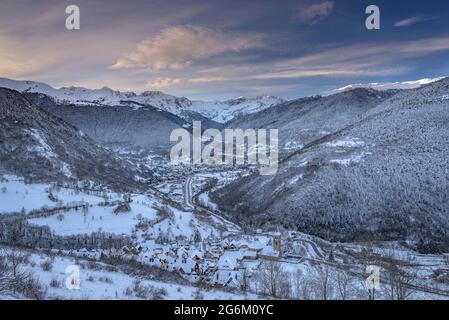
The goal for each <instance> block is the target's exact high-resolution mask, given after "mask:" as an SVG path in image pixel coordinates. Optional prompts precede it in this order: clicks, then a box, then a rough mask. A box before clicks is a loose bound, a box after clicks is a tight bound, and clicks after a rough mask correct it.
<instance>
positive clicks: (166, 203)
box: [0, 171, 449, 300]
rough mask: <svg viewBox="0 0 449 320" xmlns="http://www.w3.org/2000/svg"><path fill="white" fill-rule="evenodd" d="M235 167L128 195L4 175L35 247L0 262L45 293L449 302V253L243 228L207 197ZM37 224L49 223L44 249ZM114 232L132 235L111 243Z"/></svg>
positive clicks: (7, 295) (7, 202)
mask: <svg viewBox="0 0 449 320" xmlns="http://www.w3.org/2000/svg"><path fill="white" fill-rule="evenodd" d="M242 174H244V173H242V172H228V171H221V172H204V171H202V172H199V173H193V174H192V175H190V176H188V177H184V176H182V175H179V176H173V177H170V179H167V180H166V181H165V182H164V183H160V184H158V185H155V186H153V187H152V188H151V189H150V190H149V192H148V194H130V195H123V194H118V193H115V192H111V191H108V190H106V189H104V190H98V189H97V190H92V189H88V188H85V187H80V186H73V185H65V186H62V185H54V184H53V185H51V184H25V182H24V181H23V180H22V179H19V178H17V177H14V176H4V177H3V179H2V181H1V182H0V190H1V192H0V203H1V208H0V211H1V212H3V215H2V217H3V219H5V217H11V216H12V215H14V216H22V217H23V218H24V219H25V221H26V227H23V226H22V228H25V231H23V230H22V231H23V233H22V235H21V237H22V240H23V241H25V240H26V241H28V243H35V244H37V243H39V245H35V247H34V248H33V249H24V248H22V249H20V250H19V249H17V248H12V247H10V246H4V247H2V250H1V252H2V256H3V257H4V258H3V260H4V261H6V264H5V266H6V268H8V266H9V267H11V261H9V260H8V259H10V257H8V252H10V251H11V250H14V251H16V252H17V253H19V252H21V253H22V254H24V255H26V256H27V259H25V260H26V261H25V262H23V263H22V264H21V265H20V268H21V270H22V271H23V272H28V273H29V274H32V275H33V276H34V277H35V278H36V281H37V283H39V284H40V288H41V289H42V292H44V293H43V296H42V298H45V299H223V300H228V299H258V298H263V299H267V298H280V299H370V298H373V295H374V299H447V298H449V280H448V279H449V259H448V258H449V257H448V256H446V255H421V254H418V253H416V252H413V251H411V250H409V249H407V248H406V247H404V245H402V244H399V243H358V244H355V243H330V242H327V241H324V240H322V239H319V238H317V237H313V236H309V235H306V234H303V233H301V232H297V231H292V230H290V231H289V230H279V231H277V232H272V231H271V232H269V231H266V230H255V231H254V232H250V233H249V232H246V233H245V232H244V231H243V229H244V228H242V227H244V226H239V225H236V224H235V223H233V222H231V221H229V220H228V219H227V218H226V217H223V216H222V214H221V213H220V212H218V211H217V208H216V206H215V205H214V204H213V203H211V201H210V200H209V197H208V192H209V191H210V190H211V189H212V188H214V186H217V185H218V186H219V185H222V184H226V183H228V182H229V181H232V180H233V179H235V178H236V177H237V176H239V175H242ZM4 221H5V220H4ZM6 224H7V223H6V222H3V228H5V226H6ZM0 225H2V221H0ZM33 228H43V229H39V230H50V231H49V232H47V231H46V232H47V233H48V234H49V236H48V237H49V238H50V239H48V243H49V245H47V246H45V243H46V242H45V241H44V240H45V239H42V232H41V231H39V232H37V233H36V232H35V231H33V232H31V231H30V230H34V229H33ZM4 230H5V229H4ZM6 230H8V229H6ZM3 234H8V232H4V233H3ZM36 234H39V236H38V235H36ZM109 235H114V237H123V238H126V239H127V241H126V243H119V244H117V242H107V241H105V240H104V239H105V238H107V237H108V236H109ZM86 236H87V238H86ZM33 237H40V238H39V239H34V238H33ZM27 238H29V239H27ZM102 239H103V240H102ZM35 240H36V241H35ZM37 240H38V241H37ZM102 241H103V242H102ZM2 242H3V243H6V242H8V241H7V240H6V239H2ZM94 243H100V244H101V245H100V246H99V247H93V245H92V244H94ZM28 247H29V245H28ZM70 266H76V267H75V268H76V270H79V279H78V280H77V281H79V284H80V286H79V288H75V289H72V290H70V289H69V287H70V281H71V280H70V279H71V278H70V277H71V276H73V274H71V272H73V270H71V269H70V268H69V269H67V267H70ZM368 266H375V267H378V268H379V282H380V284H379V286H378V287H376V288H375V290H371V289H370V288H369V287H367V282H366V279H367V278H368V277H369V276H370V274H368V273H367V267H368ZM0 272H1V271H0ZM0 277H1V275H0ZM67 279H69V280H67ZM269 279H276V281H275V283H276V285H275V287H273V285H272V284H270V281H269ZM67 281H69V283H68V285H67ZM0 294H1V296H0V298H1V299H22V298H29V296H27V294H23V293H22V294H21V293H17V292H14V291H10V290H9V291H8V289H5V290H3V291H1V290H0Z"/></svg>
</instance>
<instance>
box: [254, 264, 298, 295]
mask: <svg viewBox="0 0 449 320" xmlns="http://www.w3.org/2000/svg"><path fill="white" fill-rule="evenodd" d="M286 275H287V273H286V272H285V271H284V269H283V267H282V264H280V263H279V262H277V261H272V260H266V261H264V262H262V264H261V265H260V269H259V272H258V273H256V281H257V282H258V287H259V288H260V289H261V290H262V293H263V294H267V295H270V296H272V297H275V298H279V297H282V296H285V295H286V292H285V291H286V290H287V289H288V286H289V285H290V283H289V281H288V277H287V276H286ZM286 282H288V285H287V284H286Z"/></svg>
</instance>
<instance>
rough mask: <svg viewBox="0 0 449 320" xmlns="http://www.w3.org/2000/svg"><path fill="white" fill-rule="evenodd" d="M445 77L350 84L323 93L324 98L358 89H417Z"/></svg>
mask: <svg viewBox="0 0 449 320" xmlns="http://www.w3.org/2000/svg"><path fill="white" fill-rule="evenodd" d="M444 78H445V77H439V78H424V79H420V80H415V81H405V82H385V83H377V82H374V83H357V84H350V85H347V86H345V87H342V88H338V89H334V90H330V91H327V92H323V93H322V94H321V95H322V96H329V95H332V94H336V93H340V92H344V91H350V90H353V89H357V88H365V89H375V90H379V91H383V90H404V89H415V88H419V87H422V86H425V85H427V84H430V83H433V82H436V81H440V80H442V79H444Z"/></svg>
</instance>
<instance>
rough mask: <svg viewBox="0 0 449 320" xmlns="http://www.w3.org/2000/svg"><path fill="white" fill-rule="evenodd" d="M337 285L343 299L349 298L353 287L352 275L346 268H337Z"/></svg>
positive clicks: (335, 276) (335, 277)
mask: <svg viewBox="0 0 449 320" xmlns="http://www.w3.org/2000/svg"><path fill="white" fill-rule="evenodd" d="M334 282H335V286H336V287H337V289H338V294H339V296H340V299H341V300H347V299H348V298H349V295H350V291H351V288H352V282H353V280H352V277H351V275H350V274H349V273H348V272H347V271H345V270H336V271H335V273H334Z"/></svg>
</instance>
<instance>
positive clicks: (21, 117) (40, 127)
mask: <svg viewBox="0 0 449 320" xmlns="http://www.w3.org/2000/svg"><path fill="white" fill-rule="evenodd" d="M0 142H1V144H0V173H2V174H12V175H15V176H19V177H25V178H29V179H33V180H36V181H69V180H70V181H82V180H86V181H87V180H90V181H94V182H100V183H102V184H104V185H108V186H110V187H113V188H117V189H126V188H128V187H130V188H136V187H138V183H137V182H136V181H135V174H136V172H135V169H134V168H132V167H131V166H129V164H127V163H125V162H124V161H122V160H121V159H119V158H118V157H116V156H115V154H113V153H112V152H110V151H109V150H106V149H104V148H102V147H100V146H98V145H97V144H95V143H94V141H92V139H91V138H90V137H88V136H86V135H85V134H84V133H83V132H81V131H79V130H78V129H77V128H75V127H73V126H71V125H69V124H67V123H66V122H64V121H63V120H62V119H60V118H57V117H55V116H53V115H51V114H49V113H47V112H45V111H43V110H42V109H40V108H37V107H35V106H34V105H32V104H31V103H30V102H29V101H28V99H26V98H25V96H24V95H23V94H20V93H18V92H16V91H12V90H8V89H4V88H0Z"/></svg>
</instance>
